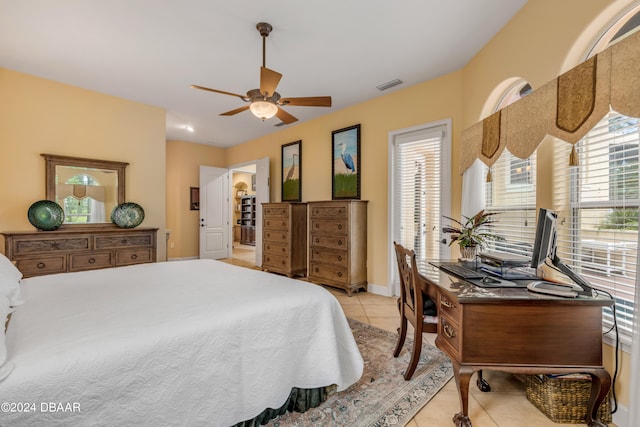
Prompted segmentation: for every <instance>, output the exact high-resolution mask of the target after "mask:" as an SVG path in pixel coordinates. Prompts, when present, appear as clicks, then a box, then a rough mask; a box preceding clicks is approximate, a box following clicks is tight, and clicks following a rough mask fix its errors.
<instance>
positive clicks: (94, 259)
mask: <svg viewBox="0 0 640 427" xmlns="http://www.w3.org/2000/svg"><path fill="white" fill-rule="evenodd" d="M113 264H114V263H113V254H112V253H111V251H109V252H91V253H79V254H71V255H69V271H82V270H93V269H97V268H108V267H113Z"/></svg>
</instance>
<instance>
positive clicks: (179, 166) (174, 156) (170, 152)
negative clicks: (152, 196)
mask: <svg viewBox="0 0 640 427" xmlns="http://www.w3.org/2000/svg"><path fill="white" fill-rule="evenodd" d="M166 147H167V148H166V149H167V163H166V168H167V206H166V209H167V229H168V230H170V231H171V235H170V236H169V242H168V246H169V247H168V249H167V250H168V258H192V257H198V256H199V252H200V251H199V233H200V229H199V227H200V225H199V224H200V211H192V210H191V209H190V204H189V202H190V191H189V190H190V188H191V187H199V186H200V166H214V167H225V154H224V149H222V148H216V147H211V146H207V145H203V144H193V143H190V142H183V141H167V144H166Z"/></svg>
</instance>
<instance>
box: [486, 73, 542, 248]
mask: <svg viewBox="0 0 640 427" xmlns="http://www.w3.org/2000/svg"><path fill="white" fill-rule="evenodd" d="M531 90H532V89H531V85H529V83H527V82H526V81H524V80H520V81H518V82H517V83H516V84H514V85H513V86H512V87H511V88H510V89H509V90H507V91H506V92H505V94H504V95H503V97H502V99H501V100H500V102H499V103H498V105H497V106H496V111H498V110H500V109H502V108H504V107H506V106H507V105H509V104H512V103H514V102H516V101H517V100H519V99H520V98H522V97H524V96H526V95H528V94H529V93H531ZM488 172H489V170H488V168H486V167H485V176H487V174H488ZM490 176H491V179H487V182H486V183H485V184H484V192H485V207H486V210H488V211H490V212H496V213H498V215H497V216H496V220H497V223H496V224H495V227H494V230H493V231H494V232H495V233H496V234H498V235H500V236H502V237H504V240H496V241H493V242H490V243H489V249H490V250H491V251H498V252H509V253H514V254H518V255H524V256H531V253H532V251H533V240H534V236H535V218H536V155H535V153H534V154H533V155H531V157H529V158H527V159H520V158H518V157H516V156H514V155H513V154H511V153H510V152H509V151H508V150H506V149H505V151H503V153H502V154H501V156H500V158H499V159H498V161H497V162H496V163H494V165H493V166H492V167H491V174H490Z"/></svg>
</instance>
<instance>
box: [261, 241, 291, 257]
mask: <svg viewBox="0 0 640 427" xmlns="http://www.w3.org/2000/svg"><path fill="white" fill-rule="evenodd" d="M262 252H263V253H265V254H272V255H280V256H289V245H287V244H286V243H273V242H264V243H263V244H262Z"/></svg>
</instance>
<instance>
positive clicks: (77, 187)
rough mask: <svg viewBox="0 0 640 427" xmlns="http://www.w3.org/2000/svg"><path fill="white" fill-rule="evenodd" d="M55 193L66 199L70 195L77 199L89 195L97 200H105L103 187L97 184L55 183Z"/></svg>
mask: <svg viewBox="0 0 640 427" xmlns="http://www.w3.org/2000/svg"><path fill="white" fill-rule="evenodd" d="M56 194H57V195H58V197H59V198H60V199H66V198H67V197H69V196H71V197H73V198H75V199H78V200H82V199H84V198H86V197H91V198H92V199H93V200H97V201H99V202H104V201H105V191H104V187H102V186H99V185H83V184H57V185H56Z"/></svg>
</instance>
